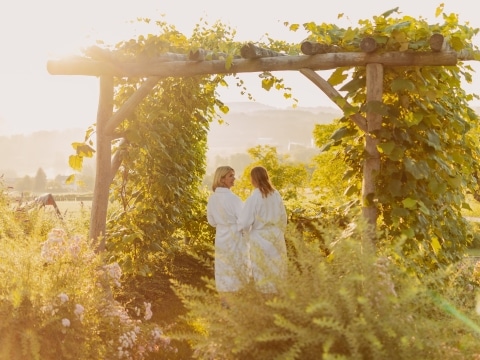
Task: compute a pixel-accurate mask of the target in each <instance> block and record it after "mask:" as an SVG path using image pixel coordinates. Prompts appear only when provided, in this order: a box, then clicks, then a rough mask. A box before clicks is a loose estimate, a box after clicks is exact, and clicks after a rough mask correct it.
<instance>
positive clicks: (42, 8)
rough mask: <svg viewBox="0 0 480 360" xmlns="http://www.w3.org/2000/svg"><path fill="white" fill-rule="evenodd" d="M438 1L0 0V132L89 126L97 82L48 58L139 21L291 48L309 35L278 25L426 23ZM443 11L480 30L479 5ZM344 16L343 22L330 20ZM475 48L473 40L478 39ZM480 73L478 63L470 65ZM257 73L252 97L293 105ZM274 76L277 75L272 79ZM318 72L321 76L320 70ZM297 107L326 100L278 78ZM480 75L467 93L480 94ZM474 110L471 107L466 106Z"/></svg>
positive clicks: (455, 2)
mask: <svg viewBox="0 0 480 360" xmlns="http://www.w3.org/2000/svg"><path fill="white" fill-rule="evenodd" d="M441 3H442V2H441V1H432V0H402V1H391V0H364V1H352V0H335V1H332V2H325V1H311V0H295V1H278V0H241V1H236V2H231V1H225V0H202V1H196V0H136V1H128V0H83V1H71V0H42V1H39V0H23V1H22V0H3V1H2V3H1V4H0V44H1V48H2V50H1V52H0V76H1V77H0V136H1V135H11V134H18V133H30V132H34V131H41V130H57V129H66V128H72V127H81V128H85V129H86V128H87V127H88V126H89V125H91V124H92V123H94V122H95V120H96V111H97V103H98V86H99V83H98V79H97V78H94V77H83V76H63V75H55V76H54V75H50V74H48V72H47V70H46V63H47V61H48V60H49V59H54V58H58V57H63V56H67V55H70V54H80V49H81V48H82V47H86V46H91V45H94V44H95V41H96V40H98V39H101V40H104V41H105V42H106V43H107V44H109V45H110V44H115V43H116V42H118V41H121V40H124V39H130V38H132V37H135V36H136V35H139V34H144V33H147V32H148V30H149V29H145V28H142V27H141V26H140V25H139V24H138V23H136V21H135V19H136V18H137V17H144V18H150V19H153V20H165V21H166V22H168V23H169V24H173V25H175V26H176V28H177V29H178V30H180V31H181V32H183V33H184V34H185V35H187V36H189V35H190V34H191V32H192V29H193V28H194V25H195V24H197V23H199V22H200V21H201V19H203V20H206V21H208V22H209V23H213V22H214V21H216V20H220V21H222V22H223V23H225V24H227V25H229V26H230V27H232V28H233V29H235V30H236V31H237V34H236V36H235V40H237V41H253V42H255V41H261V40H264V39H265V38H264V36H265V34H269V35H270V36H271V37H273V38H276V39H281V40H286V41H290V42H301V41H302V40H303V39H304V38H305V36H306V33H304V32H302V31H299V32H297V33H292V32H290V31H289V30H288V29H287V28H286V27H285V26H284V25H283V23H284V22H285V21H287V22H290V23H299V24H302V23H305V22H309V21H314V22H316V23H323V22H327V23H335V24H337V25H339V26H342V27H348V26H352V27H355V26H356V25H357V22H358V20H359V19H365V18H368V19H371V18H372V16H374V15H379V14H381V13H383V12H384V11H387V10H390V9H392V8H395V7H397V6H398V7H399V10H400V11H401V12H402V13H403V14H405V15H411V16H421V17H423V18H426V19H428V21H429V22H430V23H435V22H442V20H441V19H435V17H434V15H435V9H436V8H437V7H438V6H439V5H440V4H441ZM443 3H444V4H445V7H444V12H445V13H447V14H448V13H456V14H459V16H460V21H462V22H469V24H470V25H471V26H472V27H479V28H480V17H479V16H478V11H477V9H476V7H477V5H476V2H475V1H472V0H446V1H443ZM340 13H343V14H344V16H343V18H341V19H338V18H337V15H338V14H340ZM475 43H476V44H477V45H479V44H480V41H479V39H478V38H477V39H476V42H475ZM472 66H473V67H474V68H475V69H476V71H477V72H480V66H478V64H477V63H473V62H472ZM257 75H258V74H243V75H241V77H242V78H244V79H245V80H246V83H247V84H248V86H249V90H250V91H251V92H252V93H253V95H254V97H255V99H256V101H258V102H261V103H265V104H268V105H272V106H277V107H282V108H283V107H287V106H289V105H291V103H290V102H288V101H286V100H285V99H284V98H283V96H282V94H281V93H279V92H276V91H270V92H268V93H267V92H265V91H263V90H262V89H261V88H260V85H259V82H258V81H254V80H255V79H256V77H257ZM277 75H278V74H277ZM320 75H322V73H320ZM281 76H282V77H284V79H285V83H286V85H287V86H290V87H292V88H293V91H294V96H295V97H296V98H297V99H298V100H299V104H298V105H299V106H331V102H330V101H329V100H328V99H327V98H326V96H325V95H324V94H323V93H322V92H321V91H320V90H319V89H317V88H316V87H315V86H314V85H313V84H312V83H311V82H310V81H309V80H307V79H306V78H305V77H304V76H303V75H301V74H299V73H297V72H283V73H281ZM479 85H480V75H478V74H477V76H476V79H475V81H474V84H473V86H468V87H467V90H468V91H471V92H478V91H477V90H476V89H477V88H478V87H479ZM222 100H223V101H226V102H229V101H243V100H245V101H246V98H242V97H240V95H239V94H238V89H236V87H235V86H233V85H232V86H231V90H229V91H227V92H222ZM472 105H475V106H477V105H478V104H477V103H475V104H472Z"/></svg>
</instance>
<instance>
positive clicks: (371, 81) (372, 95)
mask: <svg viewBox="0 0 480 360" xmlns="http://www.w3.org/2000/svg"><path fill="white" fill-rule="evenodd" d="M366 70H367V130H368V132H367V134H366V137H365V156H366V159H365V162H364V165H363V182H362V206H363V207H362V213H363V216H364V218H365V220H366V221H367V223H368V224H370V225H371V226H372V228H373V229H375V228H376V223H377V217H378V214H377V205H376V204H375V203H374V202H373V199H374V197H375V193H376V178H377V174H378V172H379V171H380V153H379V151H378V148H377V145H378V139H377V137H376V136H375V135H374V134H373V133H374V132H376V131H378V130H380V129H381V128H382V115H380V114H378V113H377V112H374V111H371V109H370V110H369V104H372V103H381V102H382V96H383V66H382V65H381V64H369V65H367V69H366ZM373 234H374V232H372V236H373Z"/></svg>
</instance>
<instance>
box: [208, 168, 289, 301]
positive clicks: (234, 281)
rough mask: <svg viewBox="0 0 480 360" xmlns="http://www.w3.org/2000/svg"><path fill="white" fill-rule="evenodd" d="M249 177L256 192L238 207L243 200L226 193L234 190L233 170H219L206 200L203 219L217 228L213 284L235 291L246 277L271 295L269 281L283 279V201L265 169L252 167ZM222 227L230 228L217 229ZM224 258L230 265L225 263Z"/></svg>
mask: <svg viewBox="0 0 480 360" xmlns="http://www.w3.org/2000/svg"><path fill="white" fill-rule="evenodd" d="M250 175H251V182H252V185H253V187H254V188H255V189H254V191H253V192H252V194H251V195H250V197H249V198H248V199H247V200H246V202H245V205H244V206H242V205H243V204H242V203H241V200H240V199H239V198H238V197H237V196H236V195H234V194H233V193H232V192H231V191H230V190H229V189H230V187H231V186H233V182H234V178H235V172H234V170H233V169H232V168H230V167H228V166H222V167H219V168H218V169H217V171H216V172H215V176H214V181H213V184H214V185H213V186H215V189H214V193H213V194H212V196H211V197H210V199H209V201H208V206H207V218H208V222H209V223H210V225H212V226H215V227H216V236H215V259H216V260H215V280H216V285H217V290H218V291H219V292H221V291H224V289H225V288H226V287H225V286H223V284H225V283H228V284H230V285H231V286H228V288H229V289H230V291H237V290H239V289H240V287H241V285H242V284H244V283H245V282H244V281H248V280H249V279H250V278H251V279H253V281H254V282H255V285H256V286H257V288H258V289H259V290H260V291H262V292H265V293H271V292H275V291H276V289H275V286H274V284H273V282H272V277H275V276H282V275H284V273H285V271H286V257H287V250H286V245H285V238H284V233H285V229H286V226H287V214H286V211H285V206H284V204H283V200H282V198H281V196H280V194H279V193H278V191H277V190H276V189H275V188H274V187H273V185H272V183H271V182H270V178H269V176H268V172H267V170H266V169H265V168H264V167H261V166H257V167H254V168H253V169H252V171H251V173H250ZM232 178H233V180H232ZM222 179H223V183H222ZM219 184H220V185H219ZM222 184H223V185H222ZM229 185H230V187H228V188H226V187H227V186H229ZM222 186H223V187H222ZM212 189H213V187H212ZM219 189H220V190H219ZM220 194H224V196H221V195H220ZM220 199H223V200H222V201H221V200H220ZM233 209H234V210H233ZM220 214H222V215H225V214H228V216H226V217H225V216H223V218H225V219H226V220H223V218H222V216H220ZM221 218H222V220H219V219H221ZM220 223H221V224H226V223H227V224H228V226H225V225H222V226H220V227H219V224H220ZM226 227H228V230H227V229H226ZM242 234H243V236H242ZM227 244H228V245H227ZM217 250H218V252H217ZM229 252H230V253H229ZM227 253H228V254H227ZM226 258H229V259H230V261H229V262H228V264H230V265H232V266H228V265H227V264H226V262H225V259H226ZM225 270H228V275H227V274H226V273H225ZM232 271H233V272H232ZM227 280H228V281H227Z"/></svg>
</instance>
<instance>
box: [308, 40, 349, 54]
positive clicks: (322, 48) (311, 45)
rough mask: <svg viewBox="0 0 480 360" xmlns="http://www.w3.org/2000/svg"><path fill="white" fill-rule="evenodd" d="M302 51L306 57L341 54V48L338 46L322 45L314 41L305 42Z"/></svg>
mask: <svg viewBox="0 0 480 360" xmlns="http://www.w3.org/2000/svg"><path fill="white" fill-rule="evenodd" d="M300 50H301V51H302V53H304V54H305V55H316V54H326V53H337V52H340V48H339V47H338V46H336V45H328V44H322V43H317V42H313V41H304V42H303V43H302V44H301V45H300Z"/></svg>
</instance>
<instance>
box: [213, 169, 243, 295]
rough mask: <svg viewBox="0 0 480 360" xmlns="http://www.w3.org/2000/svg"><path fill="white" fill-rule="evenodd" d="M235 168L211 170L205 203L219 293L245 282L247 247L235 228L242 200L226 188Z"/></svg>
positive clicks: (232, 289) (231, 182)
mask: <svg viewBox="0 0 480 360" xmlns="http://www.w3.org/2000/svg"><path fill="white" fill-rule="evenodd" d="M234 182H235V171H234V170H233V169H232V168H231V167H230V166H220V167H219V168H217V170H216V171H215V175H214V178H213V184H212V190H213V194H212V195H210V198H209V199H208V204H207V220H208V223H209V224H210V225H212V226H213V227H215V228H216V232H215V285H216V288H217V291H218V292H219V293H227V292H236V291H238V290H240V288H241V287H242V286H243V285H244V284H246V283H247V282H248V276H249V275H248V272H249V269H248V267H249V249H248V244H247V241H246V240H245V239H244V238H243V236H242V233H241V231H240V230H239V229H238V226H237V222H238V217H239V216H240V212H241V210H242V208H243V202H242V200H241V199H240V198H239V197H238V196H237V195H235V194H234V193H233V192H232V191H231V190H230V188H231V187H232V186H233V184H234Z"/></svg>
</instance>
